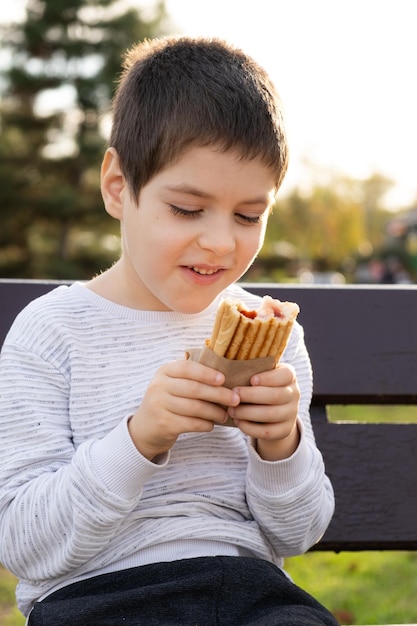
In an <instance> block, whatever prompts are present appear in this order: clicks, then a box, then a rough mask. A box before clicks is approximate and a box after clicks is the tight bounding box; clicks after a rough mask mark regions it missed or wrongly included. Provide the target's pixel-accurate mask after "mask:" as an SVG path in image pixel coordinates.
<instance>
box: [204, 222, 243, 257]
mask: <svg viewBox="0 0 417 626" xmlns="http://www.w3.org/2000/svg"><path fill="white" fill-rule="evenodd" d="M199 244H200V246H201V248H203V249H205V250H211V251H212V252H214V253H215V254H216V255H217V256H224V255H225V254H229V253H230V252H233V251H234V250H235V248H236V241H235V237H234V233H233V231H232V229H231V228H230V226H229V225H227V224H225V223H224V222H222V223H220V222H217V223H215V224H214V223H213V224H212V225H211V226H210V228H207V229H205V230H204V232H202V233H201V235H200V237H199Z"/></svg>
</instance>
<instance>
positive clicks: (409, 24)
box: [0, 0, 417, 209]
mask: <svg viewBox="0 0 417 626" xmlns="http://www.w3.org/2000/svg"><path fill="white" fill-rule="evenodd" d="M128 1H129V3H130V4H133V5H137V6H138V7H139V8H140V7H144V6H146V5H147V4H149V3H151V4H152V2H151V0H128ZM165 2H166V6H167V9H168V13H169V15H170V18H171V22H172V25H173V28H172V32H174V33H180V34H186V35H204V36H209V37H221V38H224V39H227V40H228V41H229V42H231V43H233V44H235V45H237V46H239V47H241V48H242V49H243V50H244V51H245V52H247V53H249V54H250V55H251V56H253V57H254V58H255V59H256V60H257V61H258V62H259V63H260V64H261V65H263V66H264V67H265V69H266V70H267V71H268V72H269V74H270V75H271V77H272V79H273V80H274V82H275V84H276V86H277V89H278V92H279V93H280V95H281V98H282V100H283V103H284V110H285V119H286V126H287V132H288V138H289V144H290V165H289V170H288V174H287V176H286V179H285V181H284V184H283V187H282V193H285V192H287V191H290V190H291V189H292V188H294V187H299V188H305V187H308V185H309V184H311V182H315V181H321V180H326V178H328V177H329V176H331V175H336V176H337V175H339V174H340V175H346V176H349V177H352V178H359V179H362V178H367V177H369V176H371V175H372V174H374V173H379V174H382V175H384V176H387V177H388V178H390V179H392V180H393V181H394V183H395V185H394V187H393V189H392V191H391V192H390V193H389V194H388V195H387V197H386V204H387V206H388V207H389V208H393V209H395V208H402V207H403V206H409V205H410V204H411V203H413V202H414V201H415V203H414V204H417V155H416V146H417V80H416V74H417V37H416V31H415V28H416V20H415V13H416V10H417V1H416V0H165ZM22 6H24V0H14V2H8V3H6V2H2V7H1V8H0V19H5V18H6V12H11V11H13V12H14V13H15V14H16V13H18V12H19V10H21V7H22ZM8 7H9V8H8Z"/></svg>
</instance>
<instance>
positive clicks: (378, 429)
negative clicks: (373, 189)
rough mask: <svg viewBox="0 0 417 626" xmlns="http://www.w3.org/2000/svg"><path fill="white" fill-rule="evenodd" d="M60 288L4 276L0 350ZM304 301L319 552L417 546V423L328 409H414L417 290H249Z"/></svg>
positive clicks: (262, 287) (270, 287)
mask: <svg viewBox="0 0 417 626" xmlns="http://www.w3.org/2000/svg"><path fill="white" fill-rule="evenodd" d="M56 284H57V283H56V282H42V281H14V280H0V307H1V308H0V345H1V343H2V342H3V339H4V336H5V334H6V332H7V329H8V328H9V326H10V325H11V323H12V321H13V319H14V317H15V315H16V314H17V312H18V311H19V310H20V309H21V308H23V307H24V306H25V305H26V303H27V302H29V301H30V300H32V299H33V298H35V297H37V296H39V295H41V294H43V293H46V292H47V291H49V290H50V289H51V288H53V287H55V286H56ZM247 287H249V288H250V289H251V290H252V291H253V292H256V293H258V294H265V293H269V294H270V295H272V296H273V297H277V298H279V299H281V300H293V301H296V302H298V303H299V305H300V309H301V312H300V316H299V320H300V322H301V323H302V325H303V326H304V329H305V335H306V342H307V345H308V348H309V351H310V356H311V360H312V363H313V369H314V381H315V382H314V389H315V391H314V398H313V406H312V420H313V425H314V430H315V433H316V438H317V443H318V446H319V448H320V449H321V451H322V452H323V456H324V459H325V463H326V468H327V472H328V474H329V476H330V478H331V480H332V483H333V486H334V490H335V496H336V510H335V514H334V517H333V520H332V522H331V523H330V526H329V528H328V530H327V532H326V533H325V535H324V537H323V539H322V540H321V541H320V543H319V544H318V545H317V546H316V547H315V548H314V549H315V550H331V551H336V552H340V551H344V550H349V551H352V550H416V549H417V468H416V459H417V408H416V423H412V424H371V423H350V422H344V423H331V422H329V420H328V416H327V411H328V407H329V406H330V407H331V405H371V404H372V405H375V404H377V405H416V404H417V332H416V320H417V315H416V313H417V286H414V285H412V286H409V285H405V286H305V285H302V286H301V285H272V284H251V285H247Z"/></svg>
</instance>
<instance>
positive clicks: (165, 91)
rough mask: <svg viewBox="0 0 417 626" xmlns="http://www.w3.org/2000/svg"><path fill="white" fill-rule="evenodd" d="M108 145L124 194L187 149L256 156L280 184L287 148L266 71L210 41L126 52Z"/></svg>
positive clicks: (171, 40)
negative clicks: (113, 152) (119, 171)
mask: <svg viewBox="0 0 417 626" xmlns="http://www.w3.org/2000/svg"><path fill="white" fill-rule="evenodd" d="M109 143H110V146H111V147H113V148H115V150H116V151H117V153H118V155H119V159H120V167H121V169H122V172H123V175H124V177H125V178H126V180H127V183H128V185H129V188H130V191H131V192H132V194H133V196H134V197H136V198H137V197H138V194H139V191H140V190H141V189H142V187H143V186H144V185H146V183H147V182H148V181H149V180H150V179H151V178H152V177H153V176H155V175H156V174H157V173H158V172H160V171H161V170H162V169H164V168H165V167H166V166H168V165H170V164H172V163H173V162H175V160H176V159H177V158H179V157H180V156H181V155H182V154H183V153H184V151H185V150H186V149H187V148H190V147H192V146H218V147H219V149H220V150H224V151H228V150H232V151H236V152H237V153H238V154H239V155H240V156H241V157H242V158H244V159H252V158H258V159H260V160H261V161H262V162H263V163H264V165H265V166H266V167H268V168H270V169H271V171H272V172H273V175H274V180H275V181H276V189H278V187H279V186H280V184H281V182H282V179H283V177H284V174H285V172H286V169H287V162H288V149H287V141H286V136H285V131H284V126H283V120H282V109H281V103H280V100H279V97H278V95H277V93H276V91H275V88H274V85H273V83H272V82H271V80H270V78H269V77H268V75H267V73H266V72H265V70H264V69H263V68H261V67H260V66H259V65H258V64H257V63H256V62H255V61H254V60H253V59H251V58H250V57H248V56H247V55H246V54H244V53H243V52H242V51H241V50H239V49H236V48H233V47H232V46H230V45H229V44H227V43H226V42H224V41H221V40H218V39H203V38H197V39H194V38H189V37H181V38H178V37H167V38H163V39H156V40H150V41H146V42H144V43H141V44H139V45H137V46H135V47H134V48H133V49H132V50H131V51H130V52H128V53H127V54H126V57H125V61H124V71H123V73H122V76H121V80H120V83H119V86H118V89H117V92H116V95H115V98H114V103H113V126H112V131H111V135H110V142H109Z"/></svg>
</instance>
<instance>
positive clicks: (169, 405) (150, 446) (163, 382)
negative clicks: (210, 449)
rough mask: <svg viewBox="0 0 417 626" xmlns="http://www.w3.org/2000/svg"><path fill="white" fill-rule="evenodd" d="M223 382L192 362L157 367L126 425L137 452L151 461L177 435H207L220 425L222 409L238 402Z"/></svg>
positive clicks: (223, 416) (213, 372)
mask: <svg viewBox="0 0 417 626" xmlns="http://www.w3.org/2000/svg"><path fill="white" fill-rule="evenodd" d="M223 382H224V374H222V373H221V372H217V371H216V370H213V369H211V368H210V367H207V366H206V365H202V364H201V363H196V362H195V361H173V362H171V363H167V364H166V365H163V366H162V367H160V368H159V369H158V371H157V372H156V374H155V377H154V378H153V380H152V381H151V383H150V384H149V387H148V389H147V391H146V394H145V396H144V398H143V401H142V403H141V405H140V407H139V408H138V409H137V411H136V413H135V414H134V415H133V416H132V417H131V418H130V420H129V423H128V427H129V432H130V436H131V437H132V440H133V442H134V444H135V446H136V447H137V449H138V450H139V452H140V453H141V454H142V455H143V456H144V457H146V458H148V459H149V460H152V459H153V458H154V457H155V456H157V455H158V454H163V453H164V452H167V451H168V450H170V448H172V446H173V445H174V443H175V442H176V440H177V438H178V436H179V435H180V434H181V433H188V432H210V431H211V430H212V429H213V427H214V424H223V423H224V422H225V421H226V420H227V418H228V414H227V410H226V409H224V408H223V407H224V406H233V407H235V406H237V405H238V404H239V402H240V398H239V396H238V394H237V393H236V392H235V391H233V390H230V389H226V388H225V387H222V384H223ZM221 405H223V407H222V406H221Z"/></svg>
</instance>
